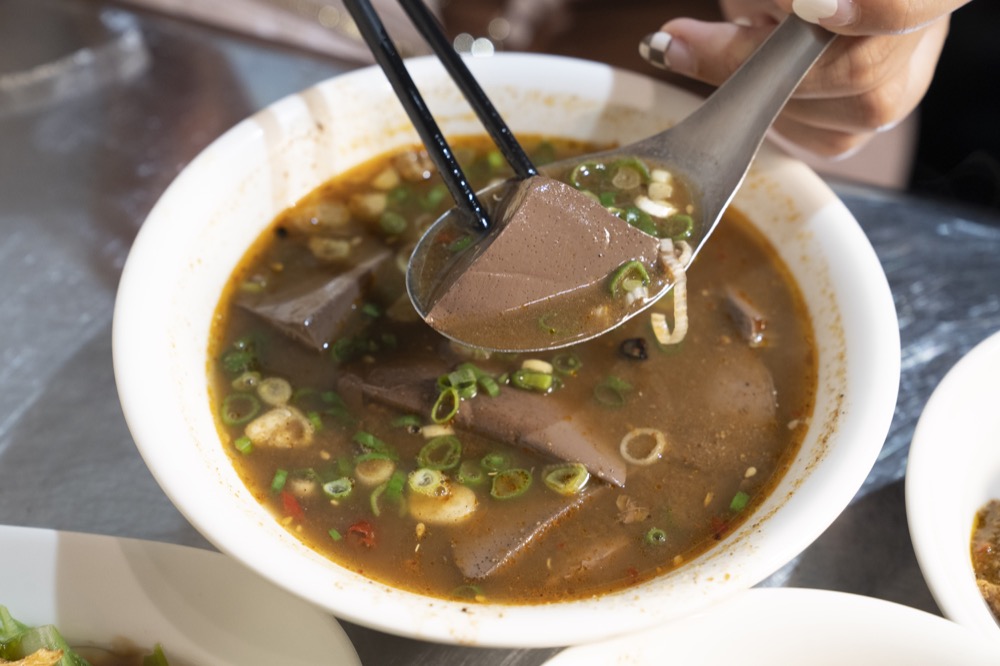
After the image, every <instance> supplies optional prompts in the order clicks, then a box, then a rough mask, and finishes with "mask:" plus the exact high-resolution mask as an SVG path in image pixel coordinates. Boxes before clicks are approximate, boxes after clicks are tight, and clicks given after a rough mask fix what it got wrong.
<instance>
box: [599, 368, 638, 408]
mask: <svg viewBox="0 0 1000 666" xmlns="http://www.w3.org/2000/svg"><path fill="white" fill-rule="evenodd" d="M630 391H632V385H631V384H629V383H628V382H627V381H625V380H624V379H621V378H619V377H615V376H614V375H611V376H609V377H607V378H606V379H605V380H604V381H602V382H601V383H600V384H598V385H597V386H595V387H594V398H595V399H596V400H597V402H599V403H601V404H602V405H605V406H607V407H621V406H622V405H624V404H625V399H626V395H627V394H628V393H629V392H630Z"/></svg>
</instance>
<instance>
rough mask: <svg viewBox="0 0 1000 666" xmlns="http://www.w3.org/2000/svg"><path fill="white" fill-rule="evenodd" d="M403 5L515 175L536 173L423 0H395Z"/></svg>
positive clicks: (534, 174) (524, 175)
mask: <svg viewBox="0 0 1000 666" xmlns="http://www.w3.org/2000/svg"><path fill="white" fill-rule="evenodd" d="M398 1H399V4H400V5H402V6H403V9H404V10H405V11H406V13H407V15H408V16H409V17H410V20H411V21H412V22H413V25H415V26H416V27H417V30H419V31H420V34H421V35H423V37H424V39H425V40H426V41H427V43H428V44H430V46H431V49H433V51H434V53H435V54H436V55H437V57H438V60H440V61H441V63H442V64H443V65H444V67H445V69H446V70H447V71H448V74H449V75H450V76H451V78H452V79H454V81H455V83H456V84H458V88H459V90H461V91H462V94H463V95H465V98H466V99H467V100H468V101H469V104H470V105H472V108H473V110H474V111H475V112H476V115H477V116H479V120H480V122H482V124H483V126H484V127H485V128H486V131H487V132H489V134H490V136H491V137H492V138H493V142H494V143H496V145H497V147H498V148H499V149H500V152H501V153H503V156H504V158H505V159H506V160H507V162H508V163H509V164H510V166H511V167H512V168H513V169H514V173H515V174H517V176H518V178H528V177H530V176H537V175H538V170H537V169H535V166H534V165H533V164H532V163H531V160H530V159H529V158H528V156H527V155H526V154H525V152H524V149H523V148H521V144H519V143H518V142H517V139H515V138H514V134H513V133H512V132H511V131H510V128H509V127H507V123H505V122H504V120H503V118H501V117H500V114H499V113H498V112H497V110H496V108H495V107H494V106H493V104H492V103H491V102H490V100H489V98H488V97H486V93H485V92H483V89H482V88H481V87H480V85H479V83H478V82H477V81H476V79H475V77H474V76H473V75H472V72H470V71H469V68H468V67H467V66H466V64H465V62H464V61H463V60H462V57H461V56H460V55H458V53H457V52H456V51H455V49H454V48H452V46H451V44H450V43H449V42H448V38H447V37H446V36H445V34H444V29H443V28H442V27H441V24H440V23H439V22H438V20H437V17H435V16H434V14H433V13H431V11H430V10H429V9H427V5H426V4H424V2H423V0H398Z"/></svg>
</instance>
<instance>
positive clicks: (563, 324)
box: [406, 15, 835, 351]
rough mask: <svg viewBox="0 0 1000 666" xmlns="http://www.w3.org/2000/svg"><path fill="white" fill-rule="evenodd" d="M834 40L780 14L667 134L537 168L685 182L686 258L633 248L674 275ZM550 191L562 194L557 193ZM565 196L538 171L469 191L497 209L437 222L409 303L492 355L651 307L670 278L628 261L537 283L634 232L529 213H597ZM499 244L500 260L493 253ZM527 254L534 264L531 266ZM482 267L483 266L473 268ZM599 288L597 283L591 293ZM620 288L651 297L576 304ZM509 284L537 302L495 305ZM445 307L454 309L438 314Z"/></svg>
mask: <svg viewBox="0 0 1000 666" xmlns="http://www.w3.org/2000/svg"><path fill="white" fill-rule="evenodd" d="M834 37H835V35H834V34H833V33H831V32H829V31H826V30H824V29H822V28H820V27H818V26H815V25H813V24H810V23H807V22H805V21H803V20H801V19H799V18H798V17H796V16H794V15H792V16H789V17H787V18H786V19H785V20H784V21H783V22H782V23H781V24H780V25H779V26H778V27H777V28H776V29H775V30H774V32H773V33H772V34H771V35H770V36H769V37H768V39H767V41H765V42H764V43H763V44H762V45H761V46H760V47H759V48H758V49H757V51H756V52H754V54H753V55H752V56H751V57H750V58H749V59H748V60H747V61H746V62H745V63H744V64H743V65H742V66H741V67H740V69H739V70H737V71H736V72H735V73H734V74H733V75H732V76H731V77H730V78H729V79H728V80H727V81H726V82H725V83H724V84H723V85H722V86H720V87H719V88H718V89H717V90H716V91H715V92H714V93H713V94H712V95H711V96H710V97H709V98H708V99H706V100H705V102H704V103H702V104H701V105H700V106H699V107H698V108H697V109H696V110H695V111H694V112H693V113H691V114H690V115H689V116H688V117H686V118H685V119H684V120H682V121H681V122H680V123H678V124H677V125H675V126H674V127H672V128H670V129H668V130H666V131H664V132H660V133H658V134H655V135H653V136H651V137H648V138H646V139H642V140H640V141H637V142H635V143H631V144H629V145H626V146H623V147H620V148H615V149H612V150H608V151H603V152H599V153H595V154H591V155H586V156H581V157H574V158H572V159H568V160H562V161H560V162H557V163H553V164H549V165H546V166H544V167H542V172H543V174H553V175H559V174H565V173H567V172H568V171H569V170H570V169H572V168H574V167H576V166H578V165H580V164H585V163H603V164H609V163H612V162H615V161H616V160H634V159H636V158H638V159H640V160H643V161H644V162H648V163H649V164H651V165H655V166H658V167H662V168H663V169H665V170H667V171H669V172H670V173H671V174H672V176H673V178H674V179H675V181H678V182H680V183H685V184H686V185H687V187H688V189H689V190H690V195H691V200H692V203H693V211H694V212H693V215H692V217H693V218H694V219H695V220H697V224H696V225H695V228H694V229H693V230H692V231H693V233H692V235H691V236H690V238H689V239H688V240H689V242H690V247H689V249H690V251H685V252H683V253H681V254H680V256H678V255H677V254H673V248H670V247H669V246H668V245H666V244H662V243H661V241H660V240H659V239H656V238H655V237H649V239H651V240H648V242H647V243H646V245H644V246H643V248H644V249H641V250H637V251H638V252H643V251H645V252H646V253H647V254H648V250H649V243H652V244H653V247H654V251H659V252H660V255H661V259H663V258H665V256H666V254H667V253H670V254H671V256H672V257H673V258H674V259H676V260H677V261H678V262H679V263H680V264H681V268H682V270H683V269H686V268H687V267H688V266H689V265H690V264H691V262H692V261H693V260H694V258H695V257H696V256H697V254H698V252H699V250H700V249H701V247H702V246H703V245H704V243H705V242H706V241H707V240H708V238H709V236H710V235H711V233H712V231H713V230H714V229H715V227H716V225H717V224H718V222H719V220H720V219H721V217H722V213H723V212H724V211H725V209H726V207H727V206H728V205H729V203H730V202H731V201H732V199H733V196H734V195H735V193H736V191H737V189H738V188H739V186H740V184H741V183H742V182H743V179H744V177H745V176H746V173H747V171H748V170H749V167H750V163H751V162H752V160H753V158H754V156H755V155H756V153H757V150H758V149H759V147H760V145H761V143H762V141H763V139H764V135H765V134H766V132H767V130H768V128H769V127H770V126H771V124H772V123H773V122H774V119H775V118H776V117H777V115H778V113H779V112H780V111H781V109H782V108H783V107H784V105H785V103H786V102H787V100H788V98H789V97H790V96H791V94H792V91H793V90H794V89H795V88H796V86H798V84H799V82H800V81H801V80H802V78H803V77H804V76H805V74H806V72H808V70H809V68H810V67H811V66H812V65H813V63H814V62H815V61H816V60H817V59H818V58H819V56H820V55H821V54H822V53H823V51H824V50H825V49H826V47H827V46H828V45H829V43H830V42H831V41H832V40H833V38H834ZM559 187H563V189H562V190H559V191H558V192H557V191H554V189H553V188H556V189H558V188H559ZM567 190H572V188H570V187H569V186H562V184H561V183H554V184H553V183H552V182H549V181H547V180H546V177H545V176H543V175H533V176H530V177H528V178H527V179H524V180H512V181H507V182H505V183H502V184H499V185H495V186H493V187H490V188H487V189H485V190H482V191H480V192H479V193H478V196H479V197H480V199H481V200H482V201H485V202H495V203H496V204H497V205H496V206H495V207H494V214H492V215H491V219H492V221H493V223H492V224H491V225H490V227H489V228H488V229H487V230H485V231H483V230H482V228H481V227H478V228H477V227H476V224H475V220H473V219H471V217H470V214H469V213H468V212H466V210H464V209H463V208H461V207H459V208H454V209H452V210H450V211H448V212H447V213H445V214H444V215H443V216H442V217H440V218H439V219H438V220H437V221H436V222H434V224H433V225H431V227H430V228H429V229H428V231H427V232H426V233H425V234H424V235H423V236H422V237H421V238H420V240H419V241H418V243H417V245H416V247H415V249H414V251H413V254H412V256H411V258H410V262H409V267H408V270H407V275H406V285H407V290H408V292H409V295H410V300H411V301H412V303H413V306H414V307H415V308H416V310H417V312H418V313H419V314H420V316H421V317H422V318H424V320H425V321H427V322H428V323H429V324H430V325H431V326H432V327H434V328H435V329H436V330H437V331H438V332H440V333H442V334H443V335H445V336H446V337H449V338H451V339H453V340H456V341H458V342H461V343H463V344H467V345H470V346H474V347H480V348H485V349H492V350H495V351H540V350H546V349H555V348H559V347H565V346H568V345H571V344H576V343H579V342H583V341H585V340H589V339H591V338H594V337H597V336H599V335H601V334H603V333H606V332H607V331H610V330H612V329H614V328H616V327H617V326H619V325H620V324H622V323H623V322H624V321H626V320H628V319H630V318H631V317H634V316H635V315H637V314H639V313H640V312H642V311H643V310H645V309H646V308H648V307H649V306H651V305H652V304H654V303H655V302H656V300H657V299H659V298H660V297H661V296H663V295H664V294H666V293H667V292H668V291H669V290H670V289H671V288H672V287H673V286H674V284H675V282H676V280H674V279H671V275H672V272H671V271H670V270H669V267H665V268H666V269H667V270H666V271H665V275H664V276H661V279H660V280H659V281H656V280H650V276H649V274H648V271H646V270H644V269H642V268H640V267H637V266H636V265H635V262H626V264H625V265H622V267H621V268H620V270H618V271H617V272H616V273H615V274H613V275H609V274H603V275H600V276H598V277H599V278H601V279H600V280H595V279H594V276H593V275H585V274H581V273H576V272H574V271H572V270H571V271H569V272H566V271H563V272H562V273H560V274H559V278H558V280H555V281H553V280H551V279H548V278H551V275H548V276H547V277H546V278H541V277H539V275H538V274H537V273H536V270H540V271H541V272H543V273H544V272H545V269H548V271H549V273H550V274H551V273H552V272H553V271H556V272H558V271H560V270H562V269H561V268H560V267H558V266H555V265H556V264H557V263H558V262H557V261H556V260H555V259H554V257H556V256H566V254H567V253H568V254H569V255H572V254H573V252H574V251H576V250H578V249H587V248H586V245H587V244H589V245H591V246H593V247H592V248H591V249H593V248H597V249H596V250H595V251H596V252H599V253H600V252H603V251H604V250H605V249H607V248H609V247H610V248H613V247H616V246H618V245H620V244H621V243H622V242H625V241H624V240H623V239H625V237H626V236H629V238H631V240H632V241H633V244H635V243H634V241H635V238H634V237H632V236H630V234H631V233H632V232H635V231H636V229H635V228H634V227H632V226H631V225H630V224H628V223H626V222H624V221H623V220H620V219H619V218H618V217H615V216H614V215H611V214H607V215H606V216H605V217H601V218H599V221H598V222H597V223H596V226H594V225H593V224H592V225H591V226H590V227H588V228H586V229H583V231H582V233H581V234H578V235H577V236H575V237H569V238H567V237H559V233H561V230H560V228H559V226H558V225H555V226H553V225H551V224H549V223H550V222H551V220H550V219H539V218H540V217H546V216H545V215H539V214H538V210H543V211H545V212H547V213H554V214H555V215H557V216H558V215H559V214H560V211H562V212H563V213H565V212H566V210H567V209H569V210H570V212H571V213H572V214H573V215H576V216H580V215H583V216H588V215H593V211H589V210H588V211H580V210H577V208H576V207H578V206H587V205H597V204H596V202H594V201H593V200H592V198H590V197H587V196H585V195H584V194H583V193H581V192H578V191H576V190H573V191H571V192H568V191H567ZM526 193H527V194H526ZM584 200H586V201H585V202H584ZM525 202H529V203H537V202H541V204H545V203H546V202H547V203H548V204H549V205H548V206H547V207H546V206H544V205H543V206H542V208H541V209H539V208H538V206H535V207H534V208H530V211H531V212H530V213H529V212H526V211H528V210H529V208H528V205H527V204H526V203H525ZM511 211H513V213H511ZM515 221H516V222H515ZM498 222H499V223H498ZM508 222H509V223H508ZM504 235H507V236H508V238H507V239H506V242H503V243H502V242H500V241H499V240H498V239H500V238H502V237H503V236H504ZM642 243H643V242H642V241H640V242H639V245H642ZM503 246H506V247H507V251H506V252H502V251H501V250H496V248H497V247H503ZM489 248H493V249H494V254H497V253H501V254H502V255H503V261H507V260H511V259H512V260H513V263H514V265H512V266H506V267H502V268H501V269H499V270H498V269H497V266H496V264H495V263H494V264H490V263H489V262H488V260H486V259H485V257H486V256H488V254H489V253H488V252H487V250H488V249H489ZM512 249H518V251H517V252H516V253H515V252H513V251H512ZM686 249H687V248H686ZM533 256H534V257H537V259H535V260H534V263H531V261H532V260H531V257H533ZM525 257H528V259H526V258H525ZM526 262H527V263H526ZM629 263H631V265H628V264H629ZM661 263H662V262H661ZM482 265H486V266H487V268H486V269H485V270H477V267H478V266H482ZM674 266H676V264H674ZM553 267H554V268H553ZM577 268H579V265H578V266H577ZM484 274H486V275H485V277H484ZM470 276H471V277H470ZM477 278H478V279H477ZM609 280H610V283H609ZM629 281H631V282H629ZM597 282H600V286H595V285H596V284H597ZM619 282H623V283H624V284H625V285H626V286H630V287H634V286H635V284H636V283H637V282H647V283H649V289H648V290H647V292H646V293H645V294H644V295H642V297H641V298H637V299H634V300H633V302H631V303H628V304H627V306H624V307H621V308H619V309H617V310H610V311H609V310H608V308H596V309H594V308H589V309H588V308H587V307H582V306H581V303H584V302H585V301H584V300H581V299H585V298H587V297H588V296H587V295H586V294H590V297H592V296H593V293H594V292H596V291H600V292H601V293H602V294H604V296H605V297H606V296H607V294H608V291H609V289H608V285H609V284H610V287H611V288H610V291H611V292H614V291H615V288H616V286H617V284H618V283H619ZM513 283H519V284H521V285H522V286H523V285H528V286H529V291H532V292H533V293H534V294H535V295H536V296H537V294H538V293H540V292H544V294H545V296H546V298H543V299H535V302H531V303H529V302H528V301H522V303H526V304H524V305H523V307H519V308H515V309H510V308H507V309H504V308H502V307H501V306H499V305H498V303H499V302H501V301H502V299H501V298H500V296H501V295H502V294H501V293H500V292H501V291H502V290H503V289H504V286H503V285H504V284H513ZM532 284H534V285H535V286H534V287H533V288H531V287H530V285H532ZM584 287H586V288H587V289H589V290H590V291H589V292H588V291H586V289H584ZM446 296H447V298H446ZM574 299H575V300H574ZM445 302H447V303H450V304H451V306H449V307H447V308H446V307H444V306H443V305H442V304H443V303H445ZM455 303H458V305H455ZM463 304H464V305H463ZM595 313H596V314H595Z"/></svg>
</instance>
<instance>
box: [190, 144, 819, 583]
mask: <svg viewBox="0 0 1000 666" xmlns="http://www.w3.org/2000/svg"><path fill="white" fill-rule="evenodd" d="M523 142H524V143H525V145H526V146H527V147H528V149H529V151H530V153H531V155H532V158H533V160H534V161H535V162H536V163H544V162H545V161H548V160H552V159H557V158H562V157H565V156H568V155H571V154H579V153H581V152H585V150H592V149H593V147H591V146H586V145H580V144H577V143H574V142H568V141H558V140H541V139H537V138H531V139H524V140H523ZM453 146H455V152H456V155H457V156H458V158H459V160H460V162H461V163H462V165H463V167H464V168H465V169H466V171H467V174H468V175H469V177H470V179H471V180H472V181H473V185H474V186H475V187H477V188H479V187H482V186H484V185H486V184H487V183H488V182H490V181H491V180H493V179H495V178H503V177H507V176H509V175H510V174H509V173H508V172H507V171H506V170H505V169H506V167H505V166H504V165H503V162H502V160H501V159H499V155H498V154H497V153H496V151H495V149H493V148H492V145H491V144H489V143H488V140H487V139H485V138H465V139H461V140H456V141H454V142H453ZM449 205H450V200H449V199H448V196H447V192H446V190H445V189H444V186H443V185H442V184H441V182H440V180H439V179H438V178H437V177H436V176H435V175H434V174H433V168H432V167H431V166H430V163H429V161H428V160H427V158H426V155H425V154H423V153H422V152H421V151H420V150H417V149H412V150H406V151H403V152H400V153H397V154H393V155H387V156H383V157H380V158H378V159H375V160H373V161H371V162H369V163H366V164H364V165H362V166H360V167H358V168H356V169H354V170H352V171H350V172H348V173H346V174H344V175H342V176H339V177H338V178H337V179H335V180H333V181H331V182H329V183H327V184H325V185H323V186H322V187H320V188H319V189H317V190H316V191H315V192H314V193H312V194H311V195H309V196H308V197H306V198H305V199H304V200H303V201H301V202H300V203H299V204H297V205H296V206H295V207H293V208H291V209H289V210H288V211H286V212H284V213H283V214H282V215H280V216H279V217H278V219H277V220H275V222H274V224H273V225H272V226H271V227H270V228H269V230H268V231H267V232H265V233H264V234H263V235H262V236H261V238H260V239H259V240H258V241H257V243H256V244H255V245H254V246H253V247H252V248H250V250H249V251H248V252H247V254H246V256H245V258H244V259H243V261H242V263H241V264H240V265H239V267H238V268H237V270H236V271H235V272H234V274H233V276H232V279H231V282H230V285H229V287H228V289H227V291H226V293H225V294H224V295H223V298H222V299H221V302H220V304H219V309H218V313H217V317H216V322H215V326H214V329H213V337H212V340H213V342H212V348H211V349H210V354H211V358H212V359H213V363H212V370H211V382H212V388H213V391H212V394H213V401H214V405H213V406H214V408H215V409H216V410H217V414H218V423H219V429H220V432H221V434H222V441H223V443H224V445H225V447H226V449H227V451H228V452H229V455H230V457H231V459H232V460H233V463H234V465H235V468H236V470H237V471H238V473H239V475H240V476H241V478H242V479H243V481H244V482H245V483H246V485H247V487H248V488H249V489H250V490H251V491H252V493H253V494H254V496H255V497H256V498H257V499H258V500H259V501H260V502H261V503H262V504H263V505H264V506H265V507H267V508H268V510H269V511H270V512H271V513H273V514H274V516H275V519H276V520H278V521H280V522H281V523H282V524H283V525H284V526H285V527H286V528H287V529H288V530H289V531H290V532H292V533H293V534H295V535H296V536H297V537H299V538H300V539H301V540H302V541H303V542H305V543H306V544H308V545H309V546H310V547H311V548H313V549H315V550H317V551H318V552H320V553H322V554H324V555H325V556H327V557H329V558H330V559H331V560H333V561H335V562H337V563H339V564H341V565H343V566H345V567H347V568H349V569H351V570H354V571H357V572H360V573H362V574H364V575H365V576H368V577H371V578H374V579H377V580H379V581H382V582H384V583H386V584H388V585H391V586H395V587H400V588H404V589H407V590H412V591H415V592H418V593H421V594H426V595H430V596H435V597H443V598H460V599H466V600H471V601H489V602H496V603H535V602H539V603H540V602H551V601H557V600H566V599H574V598H582V597H587V596H591V595H594V594H601V593H606V592H609V591H613V590H617V589H621V588H623V587H627V586H629V585H632V584H635V583H637V582H640V581H643V580H647V579H649V578H651V577H654V576H657V575H659V574H661V573H664V572H667V571H670V570H671V569H674V568H676V567H678V566H682V565H683V564H684V563H686V562H687V561H689V560H690V559H692V558H693V557H695V556H697V555H698V554H700V553H703V552H704V551H705V550H706V549H708V548H711V547H712V545H713V544H715V543H717V542H718V541H719V540H721V539H722V538H723V537H724V536H725V535H726V534H728V533H730V532H731V531H732V530H733V529H735V527H736V526H738V525H739V524H740V523H741V522H742V521H744V520H746V518H747V516H748V515H749V514H750V513H751V512H752V510H753V509H754V507H755V506H757V505H758V504H759V503H760V502H761V501H762V500H763V499H764V498H765V497H766V496H767V494H768V492H769V491H771V490H772V489H773V487H774V486H775V484H776V483H777V482H778V481H779V480H780V478H781V476H782V474H783V473H784V471H785V469H786V468H787V465H788V463H789V462H790V460H791V458H792V457H793V456H794V455H795V453H796V451H797V449H798V447H799V444H800V442H801V439H802V436H803V435H804V433H805V429H806V425H807V423H808V420H809V417H810V415H811V413H812V408H813V401H814V396H815V391H816V372H817V371H816V353H815V349H814V341H813V334H812V330H811V328H810V324H809V320H808V317H807V313H806V309H805V305H804V303H803V302H802V298H801V295H800V293H799V291H798V289H797V287H796V285H795V284H794V282H793V281H792V280H791V278H790V276H789V274H788V272H787V270H786V269H785V267H784V266H783V265H782V264H781V262H780V261H779V259H778V258H777V256H776V254H775V252H774V251H773V249H772V248H771V247H770V246H769V245H768V243H767V241H766V239H765V238H763V237H762V236H761V235H760V234H759V233H758V232H757V231H756V230H755V229H753V227H752V226H751V225H750V224H749V223H748V222H746V220H745V219H743V218H742V217H741V216H740V215H739V214H738V213H736V212H730V213H728V214H727V216H726V219H725V220H724V222H723V223H722V224H721V225H719V227H718V229H717V230H716V232H715V234H714V235H713V238H712V241H711V242H710V243H708V244H707V245H706V246H705V248H703V250H702V252H701V254H700V256H699V259H698V261H697V262H696V264H695V265H694V266H692V268H691V270H690V271H688V274H687V281H686V282H687V297H686V299H685V304H686V314H687V319H688V322H689V324H688V329H687V333H686V335H685V336H684V337H683V340H681V341H680V342H678V343H676V344H661V343H660V342H659V341H658V334H659V333H662V330H661V329H662V328H663V327H664V326H666V327H667V328H668V329H670V328H671V327H672V328H673V329H674V331H675V332H676V329H677V322H676V320H675V317H678V316H680V315H681V314H682V312H683V308H678V307H676V306H677V304H676V303H674V297H673V296H672V295H671V294H668V295H667V296H666V297H665V298H663V299H662V300H661V301H660V302H658V303H657V304H655V305H654V306H653V307H652V315H646V314H643V315H641V316H638V317H636V318H635V319H633V320H631V321H629V322H627V323H626V324H625V325H624V326H622V327H621V328H619V329H616V330H614V331H612V332H611V333H609V334H606V335H604V336H602V337H600V338H597V339H595V340H592V341H590V342H587V343H582V344H579V345H576V346H573V347H569V348H566V349H562V350H557V351H552V352H546V353H526V354H492V355H490V354H486V353H483V352H479V351H477V350H473V349H470V348H465V347H460V346H457V345H455V344H454V343H450V342H449V341H447V340H446V339H444V338H442V337H441V336H440V335H438V334H437V333H435V332H434V331H432V330H431V329H430V327H429V326H427V325H426V324H425V323H424V322H423V321H422V320H420V318H419V317H418V316H417V315H416V313H415V312H414V311H413V309H412V307H411V306H410V304H409V301H408V299H407V296H406V292H405V284H404V272H405V268H406V259H407V257H408V253H409V251H410V249H411V248H412V246H413V244H414V242H415V241H416V239H417V238H418V237H419V234H420V233H421V231H422V230H423V229H424V228H426V226H427V225H428V224H430V223H431V222H432V221H433V220H434V219H435V218H436V217H437V216H439V215H440V214H441V213H442V212H444V210H446V209H447V207H448V206H449ZM685 224H686V220H680V221H677V220H674V221H673V222H672V223H671V226H672V227H677V226H683V225H685ZM660 337H661V339H662V335H661V336H660ZM668 337H669V336H668ZM668 342H671V343H672V342H674V341H673V340H669V341H668Z"/></svg>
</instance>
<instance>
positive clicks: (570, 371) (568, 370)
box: [552, 352, 583, 376]
mask: <svg viewBox="0 0 1000 666" xmlns="http://www.w3.org/2000/svg"><path fill="white" fill-rule="evenodd" d="M582 367H583V361H581V360H580V357H579V356H577V355H576V354H574V353H573V352H565V353H563V354H559V355H557V356H556V357H555V358H553V359H552V369H553V370H555V371H556V372H558V373H559V374H562V375H571V376H572V375H575V374H576V373H577V372H579V371H580V368H582Z"/></svg>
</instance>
